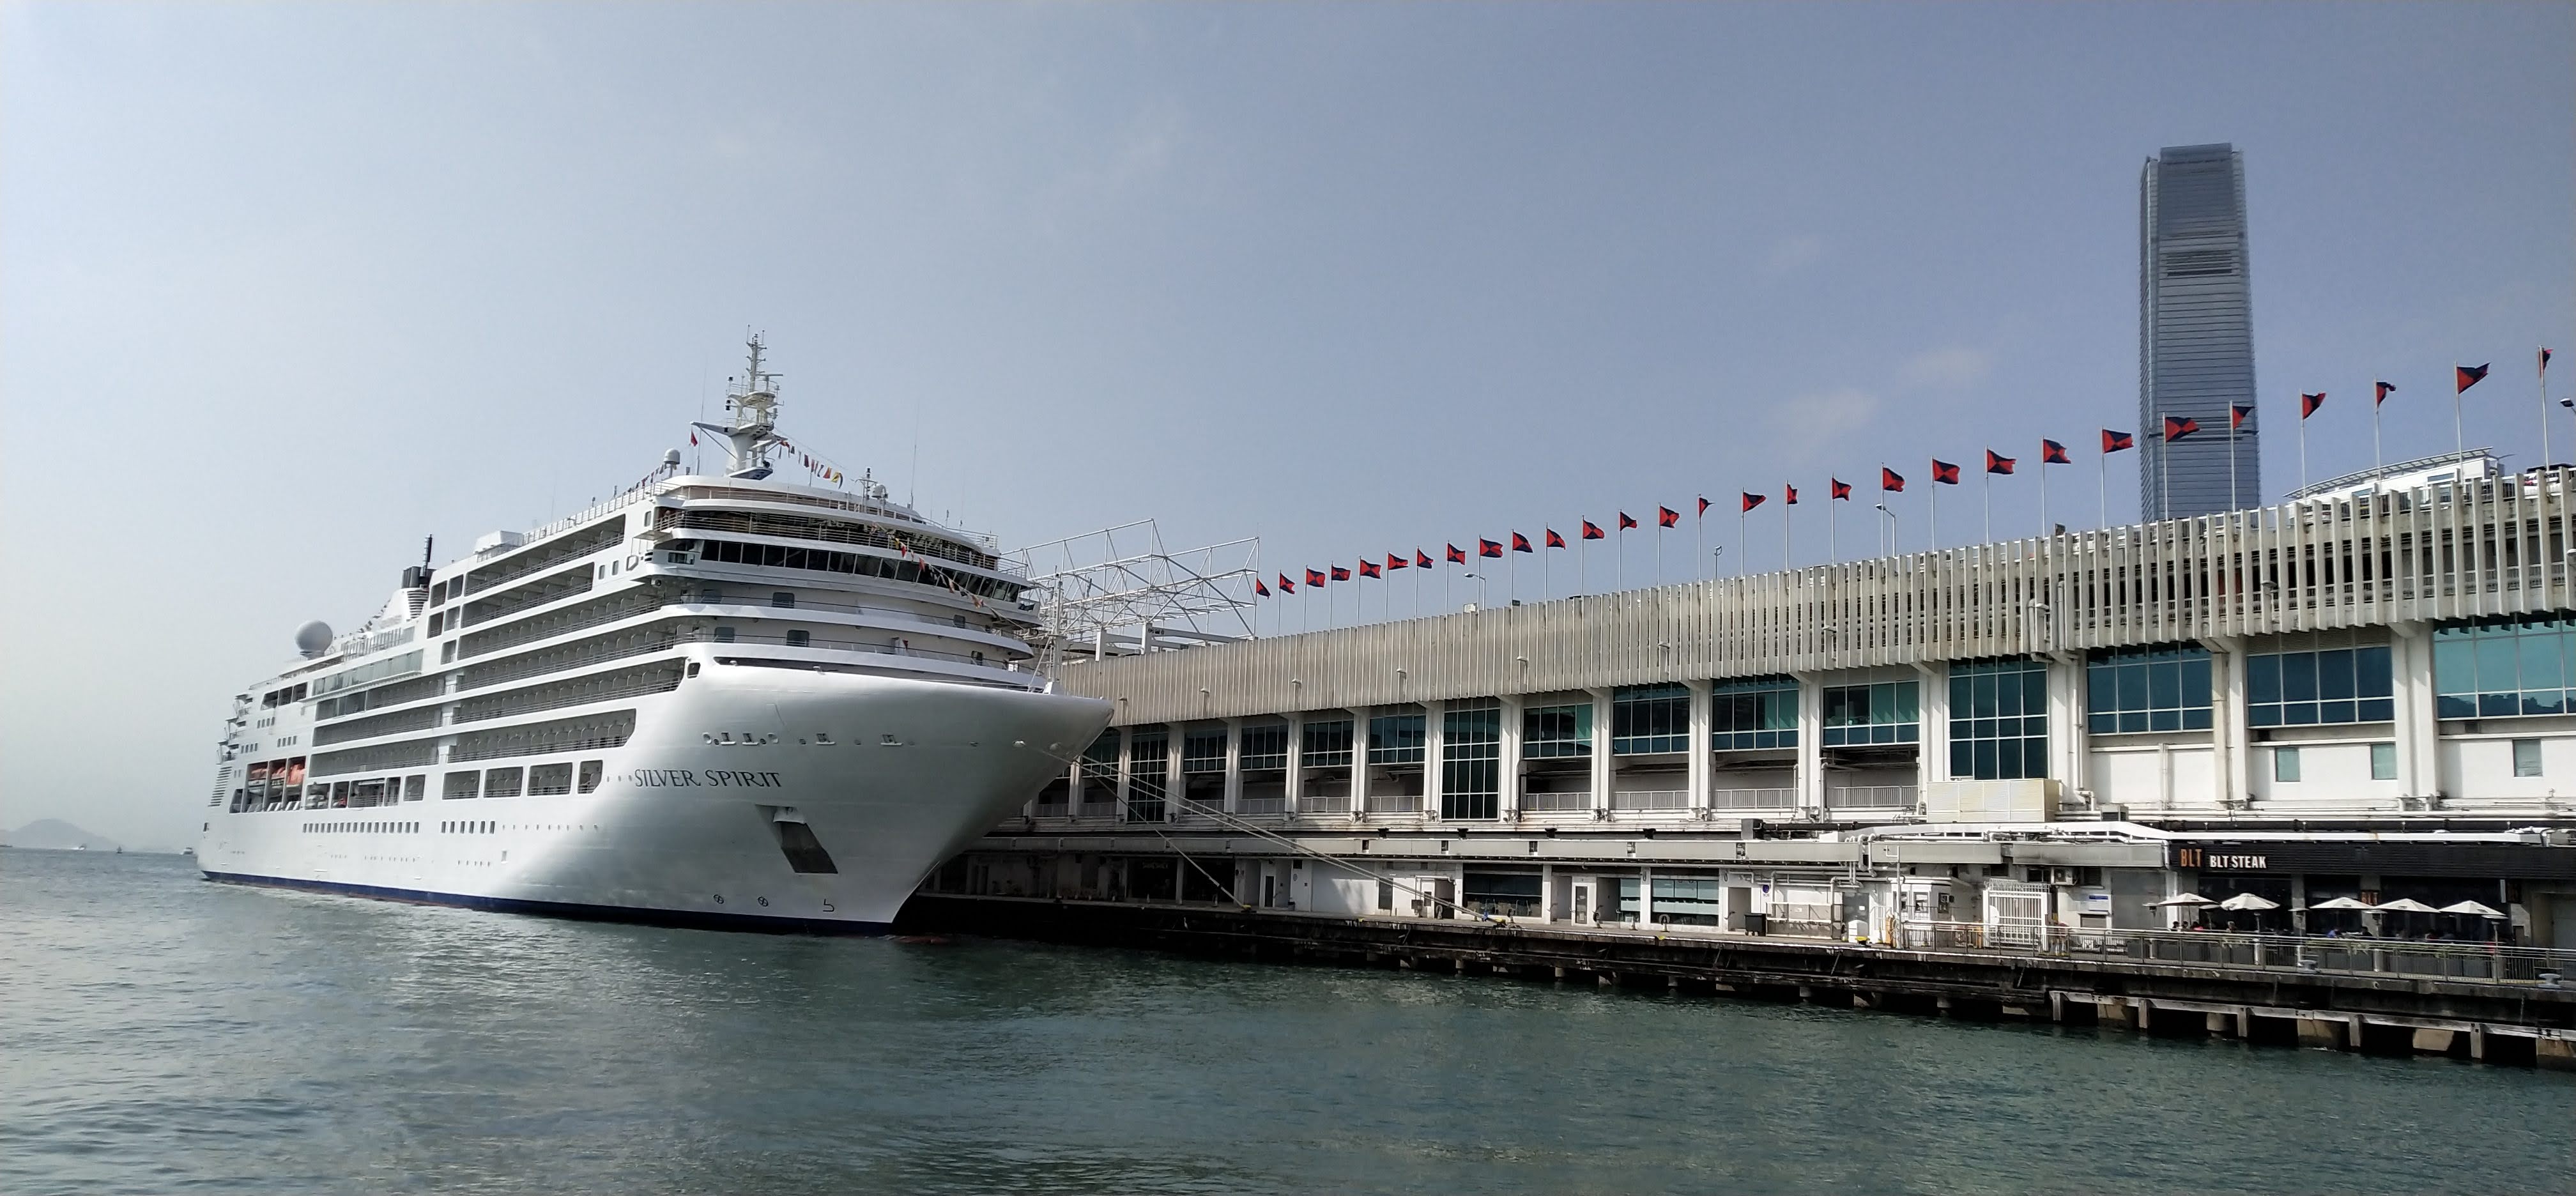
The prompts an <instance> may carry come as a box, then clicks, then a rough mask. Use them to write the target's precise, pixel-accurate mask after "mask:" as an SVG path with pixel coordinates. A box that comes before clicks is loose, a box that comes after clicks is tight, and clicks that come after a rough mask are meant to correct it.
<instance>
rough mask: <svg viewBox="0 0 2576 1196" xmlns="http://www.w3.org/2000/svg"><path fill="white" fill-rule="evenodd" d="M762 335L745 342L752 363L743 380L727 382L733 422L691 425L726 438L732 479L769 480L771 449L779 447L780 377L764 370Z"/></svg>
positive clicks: (727, 468)
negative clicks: (766, 478)
mask: <svg viewBox="0 0 2576 1196" xmlns="http://www.w3.org/2000/svg"><path fill="white" fill-rule="evenodd" d="M763 335H764V334H762V333H757V332H755V333H752V334H751V337H750V339H749V340H747V341H745V342H744V343H745V345H746V346H747V347H748V348H749V350H750V353H751V363H750V365H749V366H747V367H746V368H745V369H744V370H743V373H742V376H741V377H739V378H730V379H727V380H726V381H727V383H728V385H727V388H726V390H725V408H726V410H729V411H731V412H733V422H732V423H731V424H729V425H718V424H693V425H691V426H692V427H695V428H698V429H700V430H702V431H707V432H713V433H715V434H716V435H718V436H721V437H724V439H725V446H726V447H725V454H726V456H727V458H728V460H727V463H726V466H725V473H726V475H727V476H730V477H737V478H754V479H757V478H765V477H768V476H769V446H771V445H773V444H776V443H778V375H777V374H774V373H771V372H769V371H768V370H767V369H764V368H762V366H763V363H762V358H763V357H764V356H765V355H766V354H767V353H768V351H769V346H768V345H766V344H764V343H763V342H762V339H761V338H762V336H763Z"/></svg>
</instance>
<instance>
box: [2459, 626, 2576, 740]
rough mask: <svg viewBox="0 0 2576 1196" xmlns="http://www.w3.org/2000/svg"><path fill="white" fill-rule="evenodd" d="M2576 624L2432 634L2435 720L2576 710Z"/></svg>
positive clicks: (2462, 629) (2475, 628)
mask: <svg viewBox="0 0 2576 1196" xmlns="http://www.w3.org/2000/svg"><path fill="white" fill-rule="evenodd" d="M2571 659H2576V620H2571V619H2547V618H2534V619H2513V620H2494V621H2490V622H2483V623H2463V624H2458V625H2456V626H2451V627H2443V628H2440V629H2437V630H2436V631H2435V632H2434V633H2433V692H2434V694H2435V695H2436V696H2435V698H2434V716H2435V717H2437V718H2515V717H2519V716H2522V715H2526V714H2564V713H2566V712H2568V711H2570V710H2576V702H2571V701H2570V700H2569V695H2568V690H2569V688H2570V687H2571V683H2576V669H2571V668H2569V667H2568V662H2569V661H2570V660H2571Z"/></svg>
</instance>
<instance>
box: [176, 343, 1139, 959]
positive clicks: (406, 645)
mask: <svg viewBox="0 0 2576 1196" xmlns="http://www.w3.org/2000/svg"><path fill="white" fill-rule="evenodd" d="M750 348H751V366H750V369H749V370H748V371H747V372H746V373H745V375H744V377H743V379H742V380H741V381H740V382H738V383H737V384H736V385H735V386H734V387H733V388H732V389H733V394H732V396H731V400H730V402H729V403H728V407H729V409H730V410H731V413H732V420H731V422H730V423H729V424H725V425H716V424H697V425H694V426H695V427H696V428H697V429H698V430H699V433H700V434H705V435H707V436H708V437H710V439H711V441H712V442H713V443H718V444H721V445H722V446H723V449H724V451H725V453H726V455H727V458H728V461H727V464H728V468H727V469H726V471H725V472H724V473H723V474H722V475H721V476H707V475H694V474H683V473H682V472H681V468H680V460H681V458H680V455H679V453H678V452H677V451H676V450H674V451H673V452H671V453H669V454H666V455H665V456H664V458H663V462H662V467H661V468H660V469H658V470H656V471H655V472H654V474H653V475H652V476H650V477H649V478H647V479H646V480H645V481H644V482H643V483H641V484H639V485H637V486H635V487H634V488H632V489H629V490H627V491H626V492H625V493H623V494H620V495H619V496H618V497H616V498H615V499H612V500H610V501H609V502H606V503H603V504H600V505H599V506H596V507H593V508H592V509H590V510H588V511H584V512H582V513H581V514H579V515H575V516H573V517H571V518H569V519H564V520H560V521H558V522H556V523H554V524H552V525H550V526H548V527H546V528H543V529H540V530H539V531H537V532H534V533H531V534H528V535H525V536H522V535H518V534H515V533H507V532H495V533H492V534H490V535H487V536H485V537H484V538H483V539H482V541H481V542H480V543H479V544H477V545H476V546H475V550H474V552H473V554H472V555H470V556H467V557H465V558H464V559H462V560H458V561H453V562H450V563H448V564H446V565H441V566H437V567H435V568H433V567H431V566H430V565H429V564H428V563H427V562H426V561H424V563H423V564H422V565H420V566H418V567H415V568H411V569H406V570H404V572H403V577H402V584H401V587H400V588H399V589H398V590H396V591H395V593H394V595H393V597H392V599H391V600H390V601H389V602H387V603H386V605H385V608H384V609H383V610H382V611H381V612H379V613H378V614H377V615H376V616H375V618H373V619H371V620H369V621H368V622H367V623H366V624H365V625H364V626H362V627H360V628H359V629H358V630H356V631H353V632H350V633H348V634H346V635H340V636H336V637H335V636H333V635H332V633H331V631H330V629H329V628H327V627H325V626H323V625H321V624H319V623H312V624H307V625H306V626H305V627H304V628H303V629H302V630H300V631H299V632H298V633H297V635H296V645H297V648H298V650H299V651H300V652H301V653H302V654H303V659H301V660H299V661H298V662H297V663H296V664H295V666H294V667H292V668H289V669H287V670H286V671H284V672H281V673H279V674H277V675H275V676H272V677H270V678H268V679H267V680H264V681H262V682H260V683H258V684H257V685H255V686H253V687H251V688H250V689H248V690H246V691H244V692H242V693H240V694H237V695H235V696H234V699H233V713H232V716H231V718H230V719H229V720H228V721H227V723H226V724H225V728H224V738H223V748H222V757H223V758H222V762H221V765H220V767H219V769H218V771H217V773H216V776H215V780H214V786H213V793H212V795H211V797H210V798H209V799H208V801H207V803H206V804H207V805H208V807H210V809H209V811H208V816H207V820H206V822H205V826H204V832H205V833H204V838H203V840H202V842H201V843H200V844H199V847H198V852H197V859H198V865H199V867H200V868H202V869H203V870H204V871H205V874H206V875H207V877H209V878H210V879H214V880H223V881H238V882H246V883H253V884H266V885H284V886H293V887H298V888H308V889H320V890H327V891H331V892H338V893H351V894H359V895H364V896H370V897H381V898H392V899H397V900H410V901H424V902H436V903H441V904H453V905H466V906H476V907H483V908H491V909H504V910H517V911H525V912H533V913H546V914H560V915H568V916H576V917H594V918H616V919H631V920H640V921H657V922H674V923H682V924H704V925H723V926H733V927H744V928H757V929H779V930H854V931H868V930H882V929H884V928H885V927H886V926H888V925H889V924H890V923H891V922H892V921H893V918H894V915H895V911H896V910H897V909H898V908H900V907H901V906H902V904H903V902H904V899H905V898H906V897H907V896H909V895H910V894H911V893H912V891H913V889H914V888H915V887H916V886H917V885H919V884H920V883H921V880H922V878H923V877H924V876H926V875H927V874H928V873H929V871H930V870H931V869H932V868H934V867H936V866H938V865H939V864H940V863H941V862H942V861H944V860H946V859H947V858H948V857H949V856H951V855H952V854H954V853H955V852H956V851H957V850H958V849H959V848H961V847H963V846H964V845H965V844H967V843H969V842H971V841H973V840H974V839H975V838H976V837H977V836H979V835H981V834H982V833H983V832H984V831H985V830H986V829H987V828H988V827H990V826H992V825H993V824H994V823H995V822H996V821H998V820H999V819H1001V818H1002V817H1004V816H1005V815H1007V814H1008V813H1010V812H1011V811H1012V810H1014V809H1015V808H1017V807H1019V806H1020V805H1021V804H1022V803H1024V802H1026V801H1028V800H1029V798H1030V797H1031V796H1033V795H1034V794H1035V793H1036V792H1037V790H1038V788H1039V786H1041V785H1042V784H1044V783H1045V782H1046V781H1047V779H1048V778H1050V777H1052V776H1055V775H1058V774H1061V773H1062V772H1063V771H1064V769H1065V761H1066V760H1068V759H1070V758H1072V757H1073V756H1074V755H1075V754H1076V753H1078V752H1080V751H1081V750H1082V749H1083V748H1084V747H1085V746H1086V745H1088V744H1089V743H1090V742H1091V741H1092V739H1093V737H1094V736H1096V735H1097V734H1098V733H1099V731H1100V729H1101V728H1102V727H1103V726H1104V725H1105V724H1106V723H1107V722H1108V719H1109V713H1110V707H1109V704H1108V703H1105V702H1101V701H1097V700H1093V699H1090V698H1081V697H1074V696H1070V695H1063V694H1056V693H1052V692H1050V686H1049V684H1048V682H1047V679H1046V678H1044V677H1042V676H1040V675H1039V674H1038V673H1037V672H1036V671H1035V670H1034V669H1033V657H1032V653H1031V650H1030V647H1029V645H1028V643H1027V641H1026V639H1025V638H1024V636H1025V635H1026V633H1027V632H1028V631H1029V630H1030V629H1032V628H1033V627H1034V626H1035V625H1036V622H1037V615H1036V614H1035V604H1034V603H1029V602H1024V601H1023V600H1022V598H1021V591H1022V589H1023V588H1024V587H1025V586H1026V585H1027V582H1026V580H1025V578H1023V577H1020V576H1017V575H1015V574H1014V573H1013V572H1012V571H1010V570H1009V569H1007V568H1006V567H1005V566H1004V565H1003V563H1002V562H1001V561H1000V560H999V559H998V558H997V557H996V556H995V554H994V553H993V551H992V550H991V547H990V546H989V545H986V544H981V543H978V542H977V540H976V538H975V537H972V536H968V535H965V534H962V533H959V532H956V531H952V530H949V529H946V528H943V527H940V526H938V525H935V524H933V523H930V522H929V521H927V520H924V519H923V518H922V517H921V516H920V515H918V514H916V513H915V512H913V511H912V510H911V509H910V508H908V507H905V506H903V505H901V504H897V503H893V502H890V501H888V499H887V495H886V491H885V488H884V487H882V486H880V485H878V484H876V483H875V482H873V481H871V480H867V479H865V478H862V479H861V480H859V481H858V482H856V483H854V484H853V485H855V493H853V492H850V491H845V490H843V489H839V488H835V487H820V486H808V485H792V484H788V483H786V482H784V481H782V480H779V479H778V478H776V477H773V476H772V474H773V467H772V464H771V462H772V460H773V458H775V459H779V460H793V459H797V457H801V456H803V454H801V453H798V452H797V450H794V449H792V448H791V447H789V446H788V445H787V443H786V442H785V441H783V440H782V439H781V438H780V437H779V435H778V431H777V413H778V396H777V393H776V390H777V388H776V385H775V378H776V375H774V374H770V373H767V372H765V371H764V370H763V368H762V352H763V349H762V346H761V343H760V340H759V338H757V337H754V338H753V339H752V341H751V344H750ZM693 435H696V434H693ZM790 454H794V455H793V456H791V455H790Z"/></svg>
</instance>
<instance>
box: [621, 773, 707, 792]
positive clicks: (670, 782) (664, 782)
mask: <svg viewBox="0 0 2576 1196" xmlns="http://www.w3.org/2000/svg"><path fill="white" fill-rule="evenodd" d="M635 783H636V784H638V785H643V786H645V787H647V788H653V789H661V788H666V787H667V788H673V789H680V788H689V787H694V786H695V785H696V784H697V783H698V774H697V773H695V772H693V771H691V770H689V769H686V768H639V769H636V770H635Z"/></svg>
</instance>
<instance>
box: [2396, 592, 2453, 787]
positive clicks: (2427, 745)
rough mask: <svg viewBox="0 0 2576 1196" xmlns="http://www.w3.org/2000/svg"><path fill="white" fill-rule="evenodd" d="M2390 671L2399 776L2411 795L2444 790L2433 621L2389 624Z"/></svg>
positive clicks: (2399, 781)
mask: <svg viewBox="0 0 2576 1196" xmlns="http://www.w3.org/2000/svg"><path fill="white" fill-rule="evenodd" d="M2388 630H2389V640H2388V648H2389V651H2388V671H2389V674H2390V676H2389V680H2390V681H2392V682H2394V685H2393V686H2392V687H2391V692H2392V693H2393V695H2394V696H2395V697H2396V699H2397V701H2396V703H2395V705H2396V707H2397V711H2396V713H2397V720H2396V727H2395V731H2396V739H2397V782H2398V784H2399V786H2400V787H2401V788H2400V789H2399V792H2401V793H2403V794H2405V795H2406V796H2408V797H2431V796H2433V795H2434V794H2436V793H2439V792H2441V791H2442V767H2441V755H2440V745H2441V728H2442V724H2441V720H2440V718H2439V717H2438V711H2437V709H2436V707H2435V706H2434V702H2433V696H2434V689H2433V627H2432V624H2430V623H2424V622H2420V621H2410V622H2404V623H2391V624H2389V626H2388Z"/></svg>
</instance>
